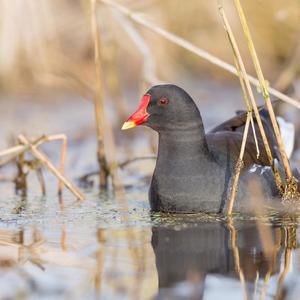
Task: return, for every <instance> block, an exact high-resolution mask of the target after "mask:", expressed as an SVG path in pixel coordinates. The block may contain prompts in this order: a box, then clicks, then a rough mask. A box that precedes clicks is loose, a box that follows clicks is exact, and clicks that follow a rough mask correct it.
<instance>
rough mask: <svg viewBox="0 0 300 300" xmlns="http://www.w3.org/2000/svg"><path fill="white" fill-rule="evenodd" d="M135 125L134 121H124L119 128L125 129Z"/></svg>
mask: <svg viewBox="0 0 300 300" xmlns="http://www.w3.org/2000/svg"><path fill="white" fill-rule="evenodd" d="M135 126H136V124H135V123H134V122H125V123H124V124H123V126H122V128H121V129H122V130H126V129H129V128H132V127H135Z"/></svg>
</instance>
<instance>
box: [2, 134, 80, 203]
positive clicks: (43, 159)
mask: <svg viewBox="0 0 300 300" xmlns="http://www.w3.org/2000/svg"><path fill="white" fill-rule="evenodd" d="M56 140H62V150H61V158H60V168H59V169H57V168H56V167H55V166H54V164H53V163H52V162H51V161H50V159H49V158H48V157H47V156H46V154H44V153H43V152H42V151H41V150H39V149H38V146H40V145H42V144H43V143H45V142H49V141H56ZM18 141H19V145H17V146H14V147H11V148H9V149H6V150H2V151H0V157H3V156H4V157H6V156H8V158H7V159H5V160H3V161H0V166H1V165H4V164H7V163H9V162H10V161H12V160H14V159H15V158H17V157H21V160H20V161H19V164H20V167H19V168H21V169H22V172H21V175H22V185H23V187H24V188H26V182H25V180H26V178H25V177H23V176H25V174H24V172H23V167H24V158H23V157H24V154H25V152H27V151H29V152H30V153H31V154H32V155H33V157H35V158H36V160H37V162H38V163H39V164H41V165H44V166H45V167H46V168H47V169H48V170H49V171H50V172H51V173H52V174H54V175H55V176H56V177H57V178H58V195H61V194H62V186H63V185H64V186H65V187H66V188H67V189H69V190H70V192H71V193H73V194H74V196H75V197H76V198H77V199H79V200H84V195H83V194H82V193H81V192H80V190H79V189H77V187H76V186H75V185H73V184H72V183H71V182H70V181H69V180H68V179H67V178H66V177H65V176H64V163H65V156H66V147H67V138H66V136H65V135H64V134H56V135H49V136H46V135H43V136H41V137H39V138H38V139H36V140H34V141H29V140H28V139H27V138H26V137H25V136H24V135H19V136H18ZM19 174H20V172H19ZM40 183H41V188H42V192H43V193H44V192H45V183H44V180H43V179H42V180H41V181H40Z"/></svg>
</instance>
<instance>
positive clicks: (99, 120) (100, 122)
mask: <svg viewBox="0 0 300 300" xmlns="http://www.w3.org/2000/svg"><path fill="white" fill-rule="evenodd" d="M90 4H91V12H90V13H91V16H90V18H91V30H92V37H93V40H94V60H95V71H96V93H95V96H94V106H95V117H96V130H97V158H98V163H99V179H100V186H102V187H104V188H107V186H108V176H109V173H110V171H109V166H108V161H107V157H106V153H105V145H104V143H105V132H104V126H105V123H106V120H105V113H104V103H103V84H102V78H103V77H102V74H101V70H102V65H101V53H100V35H99V30H98V25H97V16H96V0H90Z"/></svg>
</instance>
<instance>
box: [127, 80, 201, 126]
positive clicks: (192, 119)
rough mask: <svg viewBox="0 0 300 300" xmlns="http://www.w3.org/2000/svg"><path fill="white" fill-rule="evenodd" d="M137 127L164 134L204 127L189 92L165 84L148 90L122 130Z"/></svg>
mask: <svg viewBox="0 0 300 300" xmlns="http://www.w3.org/2000/svg"><path fill="white" fill-rule="evenodd" d="M137 125H145V126H148V127H150V128H152V129H154V130H155V131H157V132H162V131H166V130H167V131H168V130H186V129H189V128H191V127H193V126H195V125H201V126H202V120H201V116H200V112H199V110H198V108H197V106H196V104H195V103H194V101H193V99H192V98H191V97H190V96H189V94H188V93H187V92H185V91H184V90H183V89H182V88H180V87H178V86H176V85H173V84H163V85H156V86H153V87H152V88H150V89H149V90H148V92H147V93H146V94H145V95H144V96H143V98H142V100H141V103H140V106H139V107H138V109H137V111H136V112H135V113H134V114H133V115H132V116H131V117H130V118H129V119H128V120H127V121H126V122H125V123H124V124H123V127H122V129H123V130H124V129H129V128H132V127H135V126H137Z"/></svg>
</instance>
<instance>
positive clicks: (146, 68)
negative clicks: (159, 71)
mask: <svg viewBox="0 0 300 300" xmlns="http://www.w3.org/2000/svg"><path fill="white" fill-rule="evenodd" d="M115 19H116V21H117V22H119V23H120V25H121V26H122V29H124V30H125V31H126V33H127V34H128V36H129V37H130V38H131V40H132V41H133V43H134V44H135V46H136V47H137V49H138V51H139V52H140V53H141V55H142V56H143V63H144V65H143V80H144V82H145V83H146V84H150V85H155V84H159V83H161V82H162V81H161V80H159V79H158V78H157V76H156V72H155V70H156V65H155V59H154V58H153V55H152V53H151V50H150V48H149V46H148V45H147V43H146V41H145V39H144V38H143V37H142V35H141V34H140V33H139V32H138V31H137V29H136V28H135V27H134V26H133V25H132V23H131V22H128V20H127V19H126V18H124V17H123V15H120V14H118V16H117V17H116V18H115Z"/></svg>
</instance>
